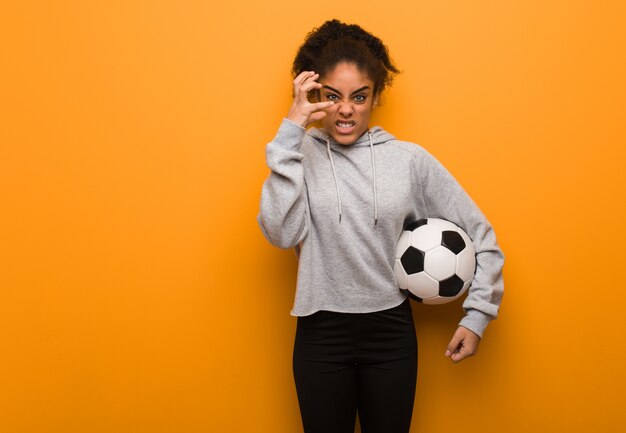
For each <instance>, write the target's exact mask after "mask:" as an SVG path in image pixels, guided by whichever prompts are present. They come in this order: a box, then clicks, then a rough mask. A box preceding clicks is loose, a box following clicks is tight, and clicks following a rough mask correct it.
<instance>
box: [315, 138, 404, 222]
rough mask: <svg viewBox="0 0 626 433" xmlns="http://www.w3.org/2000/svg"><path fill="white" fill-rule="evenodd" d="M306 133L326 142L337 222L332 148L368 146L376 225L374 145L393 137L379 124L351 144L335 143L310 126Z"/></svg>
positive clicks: (337, 183)
mask: <svg viewBox="0 0 626 433" xmlns="http://www.w3.org/2000/svg"><path fill="white" fill-rule="evenodd" d="M307 134H308V135H310V136H312V137H314V138H315V139H316V141H318V142H319V143H320V144H321V143H325V144H326V151H327V153H328V160H329V162H330V167H331V169H332V172H333V178H334V180H335V190H336V193H337V214H338V218H339V222H341V216H342V208H341V190H340V189H339V182H338V181H337V171H336V170H335V162H334V161H333V152H332V151H331V149H334V150H341V149H342V148H343V149H345V148H350V147H365V146H369V148H370V156H371V159H372V202H373V207H374V225H375V226H376V225H378V188H377V186H376V152H374V146H375V145H377V144H381V143H385V142H387V141H389V140H394V139H395V137H394V136H393V135H391V134H390V133H388V132H387V131H385V130H384V129H383V128H381V127H380V126H374V127H372V128H370V129H369V130H367V131H365V132H364V133H363V135H361V136H360V137H359V138H358V139H357V140H356V141H355V142H354V143H352V144H339V143H337V142H336V141H335V140H334V139H333V138H332V137H331V136H330V135H329V134H328V133H327V132H326V131H325V130H324V129H318V128H311V129H309V130H308V131H307Z"/></svg>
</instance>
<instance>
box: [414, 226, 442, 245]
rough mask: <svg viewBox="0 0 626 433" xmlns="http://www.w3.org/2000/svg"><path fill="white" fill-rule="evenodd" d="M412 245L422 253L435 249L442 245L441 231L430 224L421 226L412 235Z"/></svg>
mask: <svg viewBox="0 0 626 433" xmlns="http://www.w3.org/2000/svg"><path fill="white" fill-rule="evenodd" d="M411 245H412V246H413V247H415V248H417V249H418V250H421V251H428V250H430V249H433V248H435V247H436V246H437V245H441V230H439V228H437V227H434V226H431V225H428V224H426V225H424V226H420V227H418V228H416V229H415V230H413V232H412V233H411Z"/></svg>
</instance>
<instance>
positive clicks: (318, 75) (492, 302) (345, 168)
mask: <svg viewBox="0 0 626 433" xmlns="http://www.w3.org/2000/svg"><path fill="white" fill-rule="evenodd" d="M397 72H398V70H397V69H396V68H395V67H394V65H393V63H392V62H391V60H390V58H389V55H388V51H387V48H386V47H385V45H384V44H383V43H382V41H380V39H378V38H377V37H375V36H373V35H372V34H370V33H368V32H366V31H365V30H363V29H362V28H361V27H359V26H356V25H346V24H343V23H341V22H339V21H337V20H332V21H327V22H326V23H324V24H323V25H322V26H321V27H319V28H318V29H315V30H314V31H313V32H311V33H310V34H309V35H308V36H307V38H306V40H305V42H304V44H303V45H302V47H300V50H299V51H298V54H297V55H296V58H295V60H294V64H293V73H294V76H295V79H294V81H293V91H294V100H293V105H292V106H291V109H290V110H289V113H288V114H287V116H286V118H285V119H283V121H282V124H281V125H280V128H279V130H278V133H277V134H276V137H275V138H274V139H273V141H272V142H270V143H269V144H268V145H267V164H268V166H269V168H270V169H271V173H270V175H269V177H268V178H267V180H266V181H265V183H264V185H263V190H262V195H261V210H260V213H259V216H258V221H259V224H260V227H261V230H262V231H263V233H264V235H265V236H266V238H267V239H268V240H269V241H270V242H271V243H272V244H274V245H277V246H279V247H281V248H291V247H294V248H295V250H296V253H297V255H298V259H299V263H298V283H297V288H296V296H295V302H294V306H293V310H292V311H291V314H292V315H294V316H297V330H296V338H295V345H294V357H293V370H294V378H295V383H296V390H297V393H298V401H299V405H300V412H301V415H302V422H303V425H304V431H305V432H306V433H317V432H319V433H332V432H337V433H347V432H350V433H352V432H353V431H354V426H355V420H356V414H357V411H358V415H359V420H360V423H361V429H362V431H363V433H377V432H380V433H396V432H397V433H400V432H403V433H406V432H408V431H409V427H410V422H411V414H412V409H413V400H414V394H415V382H416V374H417V342H416V337H415V329H414V324H413V318H412V313H411V306H410V303H409V300H408V299H407V298H406V294H405V293H403V292H401V291H400V290H399V289H398V285H397V283H396V280H395V278H394V273H393V263H394V253H395V246H396V242H397V240H398V238H399V236H400V234H401V232H402V229H403V227H404V226H405V225H406V224H408V223H410V222H413V221H416V220H419V219H421V218H429V217H434V218H443V219H447V220H449V221H452V222H454V223H455V224H457V225H459V226H460V227H462V228H463V229H464V230H465V231H466V232H467V233H468V234H469V236H470V237H471V238H472V239H473V242H474V247H475V249H476V259H477V271H476V274H475V277H474V280H473V284H472V287H471V288H470V290H469V293H468V296H467V298H466V300H465V301H464V303H463V308H464V310H465V313H466V314H465V317H464V318H463V319H462V320H461V322H460V324H459V327H458V328H457V330H456V332H455V334H454V336H453V337H452V339H451V341H450V343H449V345H448V347H447V348H446V352H445V355H446V356H449V357H450V358H451V359H452V361H454V362H459V361H461V360H462V359H464V358H466V357H468V356H471V355H473V354H474V353H475V352H476V349H477V347H478V343H479V341H480V338H481V336H482V334H483V332H484V329H485V327H486V326H487V324H488V323H489V321H490V320H491V319H493V318H495V317H496V316H497V313H498V307H499V304H500V301H501V297H502V291H503V282H502V273H501V271H502V265H503V260H504V257H503V255H502V251H501V250H500V248H499V247H498V244H497V242H496V238H495V234H494V232H493V230H492V228H491V225H490V224H489V222H488V221H487V220H486V218H485V217H484V215H483V214H482V213H481V211H480V210H479V209H478V207H477V206H476V205H475V204H474V202H473V201H472V200H471V198H470V197H469V196H468V195H467V194H466V193H465V192H464V190H463V189H462V188H461V186H460V185H459V184H458V183H457V182H456V181H455V179H454V178H453V177H452V176H451V175H450V174H449V173H448V172H447V171H446V169H445V168H444V167H443V166H442V165H441V164H440V163H439V162H438V161H437V160H436V159H435V158H433V157H432V156H431V155H430V154H429V153H428V152H426V151H425V150H424V149H423V148H422V147H420V146H418V145H416V144H413V143H407V142H403V141H399V140H397V139H396V138H395V137H393V136H392V135H391V134H389V133H388V132H386V131H384V130H383V129H382V128H380V127H373V128H370V127H369V119H370V114H371V112H372V109H373V108H374V107H375V106H376V105H377V103H378V100H379V97H380V95H381V92H382V91H383V90H384V88H385V87H386V86H387V85H389V84H390V83H391V81H392V78H393V75H394V74H396V73H397ZM316 121H321V123H322V126H323V128H321V129H317V128H310V129H308V130H306V128H307V127H308V126H309V125H310V124H311V123H313V122H316Z"/></svg>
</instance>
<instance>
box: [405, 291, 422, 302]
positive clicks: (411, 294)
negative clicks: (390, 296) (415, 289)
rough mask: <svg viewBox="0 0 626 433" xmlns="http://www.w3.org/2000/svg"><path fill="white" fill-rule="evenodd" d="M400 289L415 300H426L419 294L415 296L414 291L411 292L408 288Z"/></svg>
mask: <svg viewBox="0 0 626 433" xmlns="http://www.w3.org/2000/svg"><path fill="white" fill-rule="evenodd" d="M400 291H401V292H402V293H404V294H405V295H408V296H409V298H411V299H413V300H414V301H417V302H424V301H422V298H420V297H419V296H415V295H414V294H413V293H411V292H409V291H408V290H406V289H400Z"/></svg>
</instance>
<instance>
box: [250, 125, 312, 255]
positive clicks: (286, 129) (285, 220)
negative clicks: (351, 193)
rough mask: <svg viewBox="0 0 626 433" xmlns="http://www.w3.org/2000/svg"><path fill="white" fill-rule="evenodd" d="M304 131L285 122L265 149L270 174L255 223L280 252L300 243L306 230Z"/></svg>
mask: <svg viewBox="0 0 626 433" xmlns="http://www.w3.org/2000/svg"><path fill="white" fill-rule="evenodd" d="M304 132H305V130H304V128H302V127H301V126H299V125H297V124H295V123H293V122H291V121H289V120H287V119H284V120H283V122H282V124H281V126H280V128H279V130H278V133H277V134H276V137H275V138H274V140H272V142H270V143H269V144H268V145H267V147H266V159H267V166H268V167H269V168H270V170H271V173H270V174H269V176H268V177H267V179H266V180H265V183H264V184H263V189H262V191H261V207H260V212H259V215H258V216H257V221H258V222H259V226H260V227H261V231H262V232H263V234H264V235H265V237H266V238H267V240H268V241H270V243H272V244H273V245H276V246H278V247H280V248H290V247H293V246H295V245H297V244H298V243H300V242H301V241H302V240H303V239H304V237H305V236H306V234H307V230H308V222H309V215H308V202H307V196H306V185H305V183H304V174H303V168H302V157H303V155H302V153H300V145H301V143H302V139H303V138H304Z"/></svg>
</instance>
